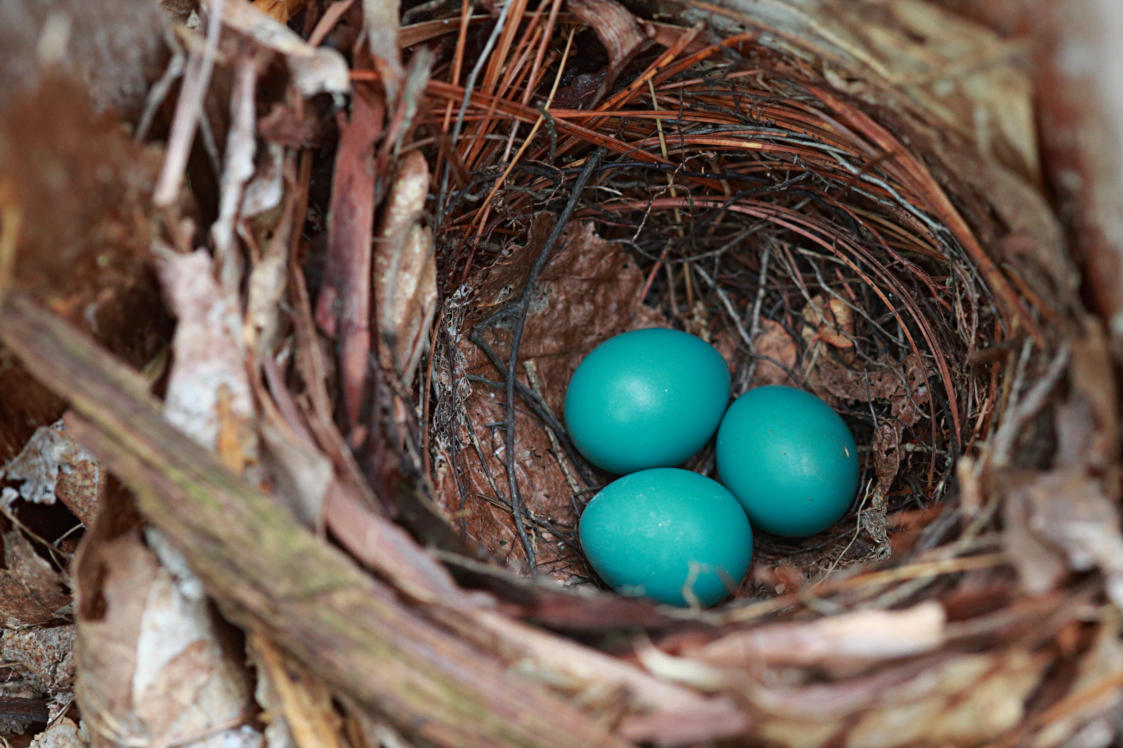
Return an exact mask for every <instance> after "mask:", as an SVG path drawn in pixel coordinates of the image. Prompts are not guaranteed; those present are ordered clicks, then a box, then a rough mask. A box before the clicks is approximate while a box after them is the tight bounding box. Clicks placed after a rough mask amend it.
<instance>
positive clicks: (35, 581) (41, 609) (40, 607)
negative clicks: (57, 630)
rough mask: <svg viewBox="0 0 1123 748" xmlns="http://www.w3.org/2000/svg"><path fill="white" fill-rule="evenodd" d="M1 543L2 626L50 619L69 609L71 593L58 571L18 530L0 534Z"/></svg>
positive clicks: (45, 621) (0, 602) (28, 624)
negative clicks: (2, 560)
mask: <svg viewBox="0 0 1123 748" xmlns="http://www.w3.org/2000/svg"><path fill="white" fill-rule="evenodd" d="M0 540H2V541H3V544H4V568H2V569H0V620H2V622H3V625H4V626H8V627H17V628H18V627H20V626H33V625H37V624H43V623H49V622H51V621H54V620H56V619H58V618H61V617H62V616H63V615H64V614H66V613H68V612H69V611H68V609H69V606H70V595H69V594H68V593H67V582H66V577H64V576H63V575H62V574H60V573H59V572H57V571H55V570H54V568H53V567H52V566H51V564H50V563H48V562H47V561H46V560H45V559H43V558H42V557H41V556H40V555H39V554H37V553H36V552H35V548H34V547H32V545H31V542H30V541H29V540H27V538H25V537H24V536H23V535H22V534H21V533H20V532H19V531H17V530H11V531H9V532H6V533H4V535H3V537H2V538H0Z"/></svg>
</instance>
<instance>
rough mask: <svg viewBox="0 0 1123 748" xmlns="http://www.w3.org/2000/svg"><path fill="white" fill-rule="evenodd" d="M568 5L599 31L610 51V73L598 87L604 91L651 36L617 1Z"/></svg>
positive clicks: (577, 0) (575, 0)
mask: <svg viewBox="0 0 1123 748" xmlns="http://www.w3.org/2000/svg"><path fill="white" fill-rule="evenodd" d="M566 8H567V9H568V10H569V12H571V13H573V15H575V16H576V17H577V19H578V20H579V21H580V22H581V23H583V24H585V25H586V26H588V27H589V28H590V29H592V30H593V32H594V33H596V35H597V39H599V40H600V43H601V44H602V45H604V48H605V50H606V51H607V52H608V59H609V67H608V71H607V72H608V75H607V76H606V77H605V79H604V80H603V81H601V82H600V86H599V87H598V90H599V91H600V93H601V94H603V93H604V91H605V89H607V88H608V87H609V86H611V85H612V83H613V81H615V80H616V77H617V76H618V75H619V74H620V71H621V70H622V69H623V68H624V67H625V66H626V65H627V64H628V63H629V62H631V60H632V58H633V57H635V56H636V53H638V52H639V51H640V49H642V47H643V43H644V42H646V41H647V37H646V35H645V34H644V33H643V31H642V29H641V28H640V25H639V22H638V21H637V20H636V18H635V16H633V15H632V14H631V13H630V12H629V11H628V9H627V8H625V7H624V6H623V5H620V4H619V3H617V2H614V0H567V2H566Z"/></svg>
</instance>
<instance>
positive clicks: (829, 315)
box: [800, 294, 854, 348]
mask: <svg viewBox="0 0 1123 748" xmlns="http://www.w3.org/2000/svg"><path fill="white" fill-rule="evenodd" d="M803 322H804V327H803V329H802V330H801V331H800V335H802V336H803V340H804V341H805V342H806V343H807V345H808V346H814V344H815V343H816V342H819V341H822V342H824V343H826V344H827V345H832V346H834V347H835V348H853V347H854V339H853V338H854V311H853V310H852V309H851V308H850V307H849V306H847V305H846V303H845V302H843V301H842V300H841V299H836V298H834V297H833V296H832V297H831V298H830V299H824V298H823V296H822V295H821V294H816V295H815V296H812V297H811V302H810V303H809V304H808V305H807V306H805V307H804V308H803Z"/></svg>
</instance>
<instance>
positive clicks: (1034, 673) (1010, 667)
mask: <svg viewBox="0 0 1123 748" xmlns="http://www.w3.org/2000/svg"><path fill="white" fill-rule="evenodd" d="M1049 664H1050V658H1047V657H1042V656H1039V655H1033V654H1030V653H1029V652H1026V651H1025V650H1022V649H1011V650H1010V651H1008V652H999V653H996V654H993V655H981V654H980V655H962V656H960V657H953V658H950V659H949V660H947V661H945V662H943V663H941V664H938V665H936V666H935V667H933V668H931V669H930V670H929V671H927V672H925V673H923V674H921V675H919V676H918V677H917V678H915V679H914V680H913V681H911V682H909V683H905V684H902V687H901V689H900V691H898V692H897V693H896V694H894V695H893V697H892V698H890V699H887V701H889V702H890V703H887V704H885V706H883V707H882V708H880V709H872V710H869V711H868V712H866V713H865V714H863V715H861V717H860V718H859V721H858V723H857V724H856V725H855V726H854V727H853V728H852V729H851V730H850V731H849V735H848V737H847V740H846V745H848V746H853V747H854V748H859V747H862V748H878V747H879V746H884V747H885V748H890V747H891V746H914V745H921V744H928V745H976V744H979V743H982V742H986V741H988V740H993V739H994V738H996V737H998V736H999V735H1002V734H1003V733H1005V732H1006V731H1007V730H1010V729H1012V728H1013V727H1016V726H1017V725H1018V724H1020V723H1021V722H1022V720H1023V719H1024V717H1025V713H1026V699H1027V697H1028V696H1029V695H1030V694H1031V693H1032V692H1033V691H1034V689H1036V688H1037V686H1038V684H1039V683H1040V680H1041V677H1042V674H1043V673H1044V670H1045V668H1046V667H1048V666H1049Z"/></svg>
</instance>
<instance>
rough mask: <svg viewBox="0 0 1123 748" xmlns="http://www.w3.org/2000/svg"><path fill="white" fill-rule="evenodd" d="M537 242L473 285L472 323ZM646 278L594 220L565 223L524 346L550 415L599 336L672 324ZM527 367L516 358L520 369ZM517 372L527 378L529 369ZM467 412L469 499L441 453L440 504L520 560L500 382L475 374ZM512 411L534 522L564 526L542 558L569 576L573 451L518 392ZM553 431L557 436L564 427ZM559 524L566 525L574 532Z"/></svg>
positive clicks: (504, 342)
mask: <svg viewBox="0 0 1123 748" xmlns="http://www.w3.org/2000/svg"><path fill="white" fill-rule="evenodd" d="M538 246H539V245H537V244H535V243H534V242H533V241H532V242H528V243H527V244H526V245H525V246H523V247H516V248H512V250H511V253H510V255H509V257H508V259H507V260H506V261H503V262H498V263H496V264H495V265H493V266H492V267H491V268H490V269H489V271H488V274H487V276H486V278H484V279H483V281H482V282H481V283H480V284H479V286H478V287H477V288H476V289H475V298H476V299H478V306H477V314H478V315H479V316H477V317H474V318H473V319H471V320H469V321H468V322H467V325H468V326H469V327H471V325H473V324H476V323H478V322H479V320H480V319H481V318H482V317H484V316H486V315H487V314H490V313H491V312H493V311H495V309H497V308H499V307H500V306H501V305H502V304H504V303H506V302H508V301H510V300H511V299H512V298H517V296H518V294H519V293H521V291H522V288H523V285H524V283H525V278H526V274H527V272H528V269H529V267H530V265H531V264H532V263H533V262H534V259H535V256H536V254H537V251H536V250H537V248H538ZM643 282H644V278H643V274H642V273H641V272H640V271H639V268H638V267H637V266H636V264H635V263H634V261H633V260H632V259H631V258H630V257H628V255H627V253H625V252H624V251H623V250H622V249H621V248H620V247H619V246H618V245H616V244H614V243H612V242H608V241H605V240H604V239H601V238H600V237H599V236H597V235H596V232H595V230H594V228H593V226H592V224H590V223H580V224H574V225H571V226H569V227H568V228H567V229H566V230H565V233H564V234H563V237H562V240H561V242H560V244H559V247H558V249H557V250H556V251H555V252H554V254H553V256H552V258H551V259H550V262H549V263H548V264H547V265H546V268H545V270H544V271H543V273H542V276H541V278H540V281H539V284H538V288H537V289H536V292H535V293H534V294H533V296H532V297H531V302H530V309H529V312H528V314H527V317H526V327H525V330H524V334H523V340H522V346H521V350H520V355H519V360H520V361H522V362H528V361H529V362H533V363H534V365H535V368H536V371H537V374H538V379H539V380H540V382H541V386H542V388H543V391H542V392H541V397H542V400H543V401H544V402H545V403H546V405H547V406H548V407H549V409H550V410H551V411H552V412H553V413H554V414H561V413H562V412H563V410H564V398H565V390H566V387H567V386H568V384H569V378H570V376H571V375H572V374H573V371H574V369H576V368H577V364H578V363H579V362H580V361H581V359H582V358H584V356H585V355H586V354H587V353H588V352H589V351H590V350H592V349H593V348H594V347H595V346H596V345H598V344H599V343H601V342H603V341H604V340H606V339H607V338H609V337H612V336H613V335H617V334H619V333H622V332H625V331H627V330H630V329H634V328H642V327H665V326H667V322H666V320H665V319H663V318H662V317H661V316H660V315H659V314H658V313H656V312H655V311H653V310H652V309H651V308H649V307H647V306H644V305H642V304H640V303H639V302H638V301H637V300H636V299H637V298H638V296H639V290H640V289H641V288H642V287H643ZM485 339H486V340H487V341H488V344H489V345H490V346H492V348H493V351H494V352H496V353H497V354H498V355H500V356H502V355H503V354H504V353H505V352H506V351H507V350H508V346H509V339H510V332H509V331H508V330H505V329H502V328H501V327H500V328H493V329H491V330H489V331H487V332H486V333H485ZM459 351H460V353H461V354H462V355H463V356H464V357H465V373H466V374H467V375H474V376H479V377H483V378H484V379H486V380H490V381H496V380H498V381H499V382H500V383H501V382H502V380H503V375H502V374H501V373H497V371H496V369H495V367H494V366H493V364H492V362H491V361H490V360H489V358H488V357H487V355H486V354H485V353H484V352H483V351H482V350H481V349H480V348H479V347H478V346H476V345H474V344H473V343H471V342H470V341H469V340H468V336H467V335H465V336H464V337H463V338H462V341H461V343H460V347H459ZM523 370H524V367H522V366H520V367H519V371H520V373H521V372H522V371H523ZM519 381H520V382H522V383H523V384H526V385H527V386H528V387H529V383H528V381H527V380H526V379H525V378H522V377H520V380H519ZM463 413H464V416H462V417H461V421H460V422H459V423H458V424H457V425H456V428H457V430H458V432H459V433H458V436H457V438H458V440H459V443H460V445H461V446H460V449H459V456H458V460H459V465H460V472H461V475H462V476H463V478H464V483H465V495H464V497H463V508H462V504H461V501H462V498H461V494H460V490H459V488H458V486H457V483H456V480H455V477H454V476H453V475H452V474H451V472H450V470H451V468H450V467H449V466H448V464H447V463H443V462H442V463H438V470H437V473H436V478H435V481H434V482H435V484H436V485H435V495H436V499H437V502H438V505H439V506H440V508H441V510H442V511H443V512H444V513H445V516H446V517H448V518H449V521H450V522H451V523H452V524H453V525H454V526H457V527H464V528H466V531H467V534H468V535H469V536H470V537H472V538H475V539H477V540H479V541H480V542H482V543H484V544H485V545H486V546H487V547H488V548H491V549H493V550H494V549H499V552H500V553H503V551H504V550H506V551H507V553H508V554H510V555H508V556H507V558H506V560H507V561H508V563H510V564H511V565H514V566H518V564H519V563H521V561H519V560H516V559H519V558H521V549H520V548H519V542H518V539H517V536H516V533H515V528H514V523H513V521H512V518H511V512H510V508H509V504H507V498H506V490H505V485H506V480H505V476H506V456H505V444H504V434H503V433H502V430H501V429H499V428H497V426H496V425H497V424H501V423H502V422H503V420H504V418H505V408H504V405H503V397H502V387H501V386H500V387H498V388H496V387H495V386H493V385H491V384H488V383H486V382H473V383H472V389H471V394H470V395H469V396H468V399H467V401H466V403H465V405H464V409H463ZM515 419H516V426H517V433H518V439H517V441H516V454H515V455H514V456H513V462H514V465H515V470H516V474H517V477H518V481H519V486H520V489H521V493H522V498H523V501H524V502H525V505H526V508H527V510H528V511H529V513H530V516H531V518H532V520H531V524H533V522H534V520H533V518H534V517H549V518H551V519H552V521H553V523H555V524H556V526H557V530H558V531H560V532H562V533H563V534H562V536H560V537H559V536H558V535H557V534H556V533H555V532H553V531H551V530H549V529H547V528H544V527H542V528H539V531H540V532H541V533H542V535H541V537H540V539H539V542H538V544H537V546H536V552H537V553H538V554H539V557H538V561H539V566H540V567H541V569H542V570H543V571H544V572H546V573H551V572H556V574H557V577H558V578H559V579H561V580H563V581H573V575H572V573H571V571H563V570H562V569H559V568H558V565H559V564H563V562H564V564H563V565H566V566H567V567H568V568H569V569H572V568H573V567H572V561H573V559H574V558H575V553H576V551H577V549H576V547H575V544H573V543H572V542H570V541H571V536H570V537H567V536H566V535H567V534H568V533H572V530H573V528H575V526H576V520H577V507H576V505H575V504H574V500H575V498H574V496H573V491H572V489H571V488H570V486H569V483H568V481H567V479H566V474H565V472H566V471H565V470H563V469H562V468H561V466H560V464H559V461H560V460H569V459H570V457H569V456H568V455H567V454H557V453H556V451H555V450H554V449H553V447H552V444H551V441H550V438H549V436H548V434H547V433H546V428H548V427H547V426H545V425H544V424H543V423H542V421H541V420H540V419H539V418H538V417H537V416H536V415H535V414H534V413H533V412H531V411H530V410H529V409H528V407H527V406H526V404H525V403H524V402H523V401H521V400H516V412H515ZM469 424H470V426H469ZM469 429H470V430H469ZM555 436H557V437H558V438H559V439H560V438H561V436H562V435H560V434H558V435H555ZM477 445H478V451H477ZM481 458H482V461H481ZM561 528H568V533H566V531H565V530H562V529H561ZM551 536H552V537H551Z"/></svg>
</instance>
